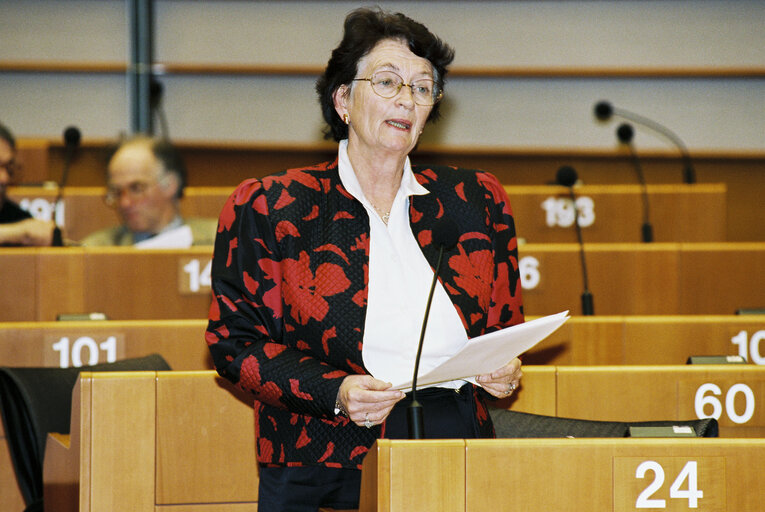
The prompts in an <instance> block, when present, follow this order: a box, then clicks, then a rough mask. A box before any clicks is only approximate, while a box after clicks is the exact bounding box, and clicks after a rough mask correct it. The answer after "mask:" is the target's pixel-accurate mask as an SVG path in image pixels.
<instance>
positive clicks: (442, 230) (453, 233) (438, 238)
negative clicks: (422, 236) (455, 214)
mask: <svg viewBox="0 0 765 512" xmlns="http://www.w3.org/2000/svg"><path fill="white" fill-rule="evenodd" d="M459 238H460V228H459V226H457V223H456V222H454V221H453V220H452V219H450V218H449V217H443V218H442V219H441V220H440V221H438V223H437V224H436V225H435V226H434V227H433V243H434V244H435V245H436V247H443V248H444V250H445V251H446V250H449V249H451V248H452V247H454V246H455V245H457V241H458V240H459Z"/></svg>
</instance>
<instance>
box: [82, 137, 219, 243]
mask: <svg viewBox="0 0 765 512" xmlns="http://www.w3.org/2000/svg"><path fill="white" fill-rule="evenodd" d="M106 179H107V189H106V195H105V196H104V201H105V202H106V204H107V205H109V206H110V207H112V208H114V210H115V212H116V213H117V215H118V217H119V218H120V221H121V224H120V225H119V226H114V227H111V228H106V229H102V230H100V231H96V232H95V233H92V234H90V235H88V236H87V237H86V238H85V239H84V240H83V241H82V245H84V246H130V245H132V246H136V247H143V248H182V247H190V246H192V245H213V244H214V242H215V232H216V230H217V220H216V219H207V218H188V219H184V218H183V217H181V215H180V200H181V198H182V197H183V189H184V186H185V184H186V167H185V165H184V163H183V160H182V159H181V157H180V155H179V154H178V152H177V151H176V150H175V148H173V146H172V145H171V144H170V143H168V142H167V141H164V140H160V139H154V138H150V137H145V136H136V137H133V138H130V139H127V140H126V141H124V142H123V143H122V144H120V146H119V148H118V149H117V151H116V152H115V153H114V155H113V156H112V157H111V159H110V160H109V164H108V167H107V178H106Z"/></svg>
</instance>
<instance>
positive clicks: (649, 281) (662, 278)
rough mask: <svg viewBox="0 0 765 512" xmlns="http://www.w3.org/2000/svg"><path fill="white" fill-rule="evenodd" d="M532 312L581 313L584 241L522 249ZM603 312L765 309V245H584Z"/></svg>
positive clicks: (527, 306)
mask: <svg viewBox="0 0 765 512" xmlns="http://www.w3.org/2000/svg"><path fill="white" fill-rule="evenodd" d="M519 257H520V260H519V265H520V268H521V275H522V278H523V301H524V309H525V311H526V314H527V315H533V316H537V315H548V314H553V313H558V312H560V311H562V310H566V309H569V310H570V311H571V313H572V314H574V315H577V314H581V311H582V308H581V294H582V290H583V282H582V271H581V260H580V253H579V247H578V245H577V244H526V245H522V246H521V247H520V248H519ZM585 258H586V261H587V269H588V274H589V282H590V291H591V292H592V294H593V297H594V300H593V302H594V306H595V313H596V314H597V315H697V314H705V315H721V314H733V313H734V312H735V311H736V310H737V309H739V308H757V307H762V306H761V305H762V304H765V287H764V286H762V284H761V283H763V282H765V243H760V242H757V243H746V242H741V243H739V242H734V243H730V242H729V243H720V244H670V243H652V244H585Z"/></svg>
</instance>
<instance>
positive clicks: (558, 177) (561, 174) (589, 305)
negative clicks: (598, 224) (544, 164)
mask: <svg viewBox="0 0 765 512" xmlns="http://www.w3.org/2000/svg"><path fill="white" fill-rule="evenodd" d="M576 180H577V175H576V170H575V169H574V168H573V167H571V166H570V165H564V166H562V167H561V168H560V169H558V172H557V173H556V174H555V181H556V182H557V183H558V184H559V185H562V186H564V187H566V188H568V191H569V194H570V196H571V204H572V205H573V207H574V227H575V228H576V238H577V240H578V241H579V256H580V258H581V260H582V282H583V285H584V291H583V292H582V314H583V315H586V316H592V315H594V314H595V306H594V305H593V299H592V293H590V284H589V281H588V279H587V262H586V261H585V257H584V242H583V241H582V227H581V226H580V225H579V209H578V208H577V207H576V195H575V194H574V183H576Z"/></svg>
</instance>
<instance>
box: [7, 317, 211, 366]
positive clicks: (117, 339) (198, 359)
mask: <svg viewBox="0 0 765 512" xmlns="http://www.w3.org/2000/svg"><path fill="white" fill-rule="evenodd" d="M206 328H207V320H204V319H199V320H122V321H119V320H117V321H112V320H105V321H89V322H84V321H83V322H80V321H72V322H7V323H0V362H2V363H1V364H3V365H4V366H44V367H64V368H67V367H72V366H88V365H90V364H100V363H107V362H113V361H115V360H118V359H128V358H133V357H143V356H146V355H149V354H153V353H157V354H160V355H161V356H162V357H163V358H164V359H165V360H166V361H167V363H168V364H169V365H170V367H171V368H172V369H173V370H211V369H212V361H211V359H210V354H209V350H208V349H207V344H206V343H205V340H204V332H205V329H206Z"/></svg>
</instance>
